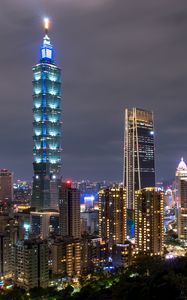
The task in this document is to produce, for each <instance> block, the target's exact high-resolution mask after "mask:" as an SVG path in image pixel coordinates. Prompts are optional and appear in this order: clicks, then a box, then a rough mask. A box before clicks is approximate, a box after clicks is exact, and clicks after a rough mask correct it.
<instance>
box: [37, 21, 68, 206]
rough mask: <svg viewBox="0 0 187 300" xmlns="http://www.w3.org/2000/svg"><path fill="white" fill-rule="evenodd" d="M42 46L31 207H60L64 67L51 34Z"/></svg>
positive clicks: (44, 39) (46, 30)
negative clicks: (53, 44)
mask: <svg viewBox="0 0 187 300" xmlns="http://www.w3.org/2000/svg"><path fill="white" fill-rule="evenodd" d="M48 25H49V21H48V20H45V36H44V38H43V44H42V46H41V48H40V61H39V63H38V64H36V65H35V66H34V67H33V156H34V162H33V167H34V177H33V195H32V206H33V207H35V208H36V209H38V210H39V209H44V208H57V206H58V181H59V180H58V178H59V177H60V170H61V123H62V122H61V70H60V69H59V68H58V67H57V66H56V65H55V58H54V54H55V53H54V52H55V51H54V48H53V46H52V44H51V41H50V38H49V36H48Z"/></svg>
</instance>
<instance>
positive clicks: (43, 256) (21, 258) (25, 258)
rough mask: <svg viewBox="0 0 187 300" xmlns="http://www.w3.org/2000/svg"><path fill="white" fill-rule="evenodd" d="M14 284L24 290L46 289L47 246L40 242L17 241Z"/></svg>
mask: <svg viewBox="0 0 187 300" xmlns="http://www.w3.org/2000/svg"><path fill="white" fill-rule="evenodd" d="M14 257H15V283H16V285H17V286H19V287H21V288H24V289H31V288H35V287H42V288H46V287H47V286H48V282H49V267H48V259H49V251H48V245H47V243H46V242H45V241H41V240H25V241H18V242H17V244H16V246H15V255H14Z"/></svg>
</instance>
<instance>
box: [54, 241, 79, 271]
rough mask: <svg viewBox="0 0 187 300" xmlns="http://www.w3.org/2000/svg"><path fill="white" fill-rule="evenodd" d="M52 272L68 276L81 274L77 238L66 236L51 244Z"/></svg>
mask: <svg viewBox="0 0 187 300" xmlns="http://www.w3.org/2000/svg"><path fill="white" fill-rule="evenodd" d="M51 253H52V272H53V274H60V275H62V274H63V275H66V276H69V277H72V276H75V275H80V274H81V244H80V240H79V239H73V238H71V237H66V238H63V239H57V240H55V241H54V243H52V245H51Z"/></svg>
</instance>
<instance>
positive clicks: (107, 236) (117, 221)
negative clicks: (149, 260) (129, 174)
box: [99, 186, 127, 247]
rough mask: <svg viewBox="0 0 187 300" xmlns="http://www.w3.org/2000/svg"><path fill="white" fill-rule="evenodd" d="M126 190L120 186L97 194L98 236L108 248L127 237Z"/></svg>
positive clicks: (122, 241)
mask: <svg viewBox="0 0 187 300" xmlns="http://www.w3.org/2000/svg"><path fill="white" fill-rule="evenodd" d="M126 208H127V207H126V190H125V189H124V188H123V187H120V186H113V187H111V188H106V189H103V190H101V191H100V192H99V236H100V237H101V238H102V239H103V240H105V241H108V243H109V247H112V246H113V245H114V244H117V243H124V241H125V240H126V237H127V218H126V217H127V215H126Z"/></svg>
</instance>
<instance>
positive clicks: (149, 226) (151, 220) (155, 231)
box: [135, 188, 164, 255]
mask: <svg viewBox="0 0 187 300" xmlns="http://www.w3.org/2000/svg"><path fill="white" fill-rule="evenodd" d="M163 244H164V193H163V192H159V191H157V189H156V188H145V189H142V190H140V191H137V192H136V194H135V245H136V250H137V251H139V252H140V253H144V254H148V255H161V254H162V253H163Z"/></svg>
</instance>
